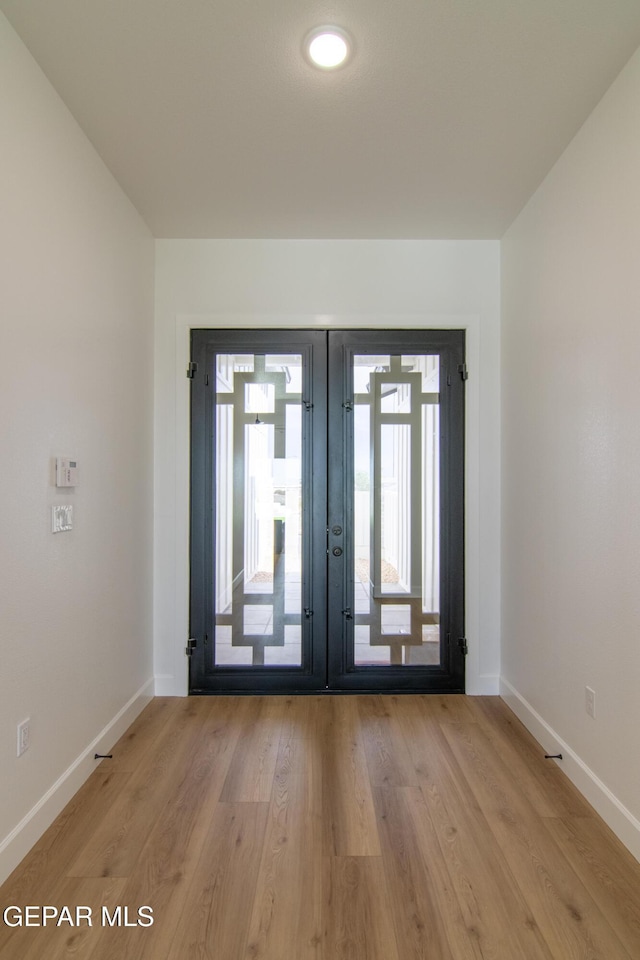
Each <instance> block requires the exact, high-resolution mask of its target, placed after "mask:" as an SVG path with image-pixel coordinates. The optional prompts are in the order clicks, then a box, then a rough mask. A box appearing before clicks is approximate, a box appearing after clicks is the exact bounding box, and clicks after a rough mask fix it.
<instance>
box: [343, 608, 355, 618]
mask: <svg viewBox="0 0 640 960" xmlns="http://www.w3.org/2000/svg"><path fill="white" fill-rule="evenodd" d="M342 615H343V617H344V618H345V620H353V613H352V612H351V607H345V608H344V610H343V611H342Z"/></svg>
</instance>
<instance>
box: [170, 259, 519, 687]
mask: <svg viewBox="0 0 640 960" xmlns="http://www.w3.org/2000/svg"><path fill="white" fill-rule="evenodd" d="M190 325H194V326H216V325H226V326H234V325H248V326H261V325H262V326H273V327H286V326H315V327H320V328H322V327H349V326H356V325H359V326H364V327H367V326H372V327H375V326H390V325H391V326H394V325H400V326H403V325H404V326H416V325H418V326H425V327H429V326H432V327H438V326H458V327H466V328H467V334H468V360H469V365H470V371H471V376H470V379H469V381H468V383H467V401H468V405H467V426H468V430H467V480H468V483H467V635H468V637H469V645H470V654H469V658H468V662H467V678H468V685H467V686H468V690H469V692H472V693H494V692H497V689H498V682H497V680H498V672H499V630H500V624H499V515H500V499H499V497H500V490H499V486H500V483H499V481H500V477H499V443H500V441H499V437H500V434H499V429H500V424H499V245H498V243H497V242H493V241H465V242H455V241H443V242H438V241H314V240H298V241H296V240H291V241H248V240H247V241H242V240H238V241H224V240H211V241H203V240H199V241H180V240H160V241H158V242H157V244H156V367H155V395H156V448H155V449H156V455H155V457H156V458H155V485H156V486H155V499H156V527H155V538H156V540H155V558H156V559H155V624H156V628H155V670H156V692H157V693H165V694H170V693H174V694H184V693H185V692H186V662H185V657H184V647H185V640H186V638H187V630H188V607H187V592H188V530H187V519H188V493H189V491H188V409H189V406H188V403H189V386H188V381H187V380H186V378H185V367H186V363H187V361H188V348H189V327H190Z"/></svg>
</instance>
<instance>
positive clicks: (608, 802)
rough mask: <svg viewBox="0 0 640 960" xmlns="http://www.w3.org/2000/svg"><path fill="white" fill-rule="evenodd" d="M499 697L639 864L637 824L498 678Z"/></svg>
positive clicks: (525, 701)
mask: <svg viewBox="0 0 640 960" xmlns="http://www.w3.org/2000/svg"><path fill="white" fill-rule="evenodd" d="M500 696H501V697H502V699H503V700H504V701H505V702H506V704H507V705H508V706H509V707H510V709H511V710H513V712H514V713H515V715H516V716H517V717H518V719H519V720H521V721H522V722H523V724H524V725H525V727H526V728H527V730H528V731H529V732H530V733H531V734H532V735H533V736H534V737H535V738H536V740H537V741H538V743H539V744H540V745H541V746H542V747H544V749H545V751H546V752H547V753H561V754H562V760H554V761H553V762H554V763H555V764H557V766H559V767H560V769H561V770H562V771H563V772H564V773H566V775H567V776H568V777H569V779H570V780H571V782H572V783H573V784H575V786H576V787H577V788H578V790H579V791H580V793H581V794H582V795H583V796H584V797H585V798H586V799H587V800H588V801H589V803H590V804H591V806H592V807H594V808H595V810H596V811H597V812H598V813H599V814H600V816H601V817H602V819H603V820H604V821H605V823H607V824H608V825H609V826H610V827H611V829H612V830H613V832H614V833H615V834H616V836H617V837H618V838H619V839H620V840H621V841H622V842H623V843H624V845H625V847H627V849H628V850H629V851H630V852H631V853H632V854H633V856H634V857H635V858H636V860H640V820H638V819H637V818H636V817H634V815H633V814H632V813H631V811H630V810H627V808H626V807H625V806H624V804H623V803H621V802H620V800H618V798H617V797H616V796H615V794H613V793H612V792H611V790H610V789H609V787H607V785H606V784H605V783H603V782H602V780H600V778H599V777H597V776H596V774H595V773H594V772H593V770H591V768H590V767H588V766H587V764H586V763H585V762H584V761H583V760H581V758H580V757H579V756H578V755H577V753H575V752H574V751H573V750H572V749H571V747H570V746H569V744H568V743H566V741H564V740H563V739H562V737H560V736H559V735H558V734H557V733H556V732H555V730H554V729H553V728H552V727H551V726H549V724H548V723H547V722H546V720H544V719H543V718H542V717H541V716H540V714H539V713H537V711H536V710H534V709H533V707H532V706H531V704H530V703H528V701H527V700H525V698H524V697H523V696H522V694H520V693H519V692H518V691H517V690H516V689H515V687H513V686H512V685H511V684H510V683H509V681H508V680H505V678H504V677H501V678H500Z"/></svg>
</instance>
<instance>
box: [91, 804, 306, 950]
mask: <svg viewBox="0 0 640 960" xmlns="http://www.w3.org/2000/svg"><path fill="white" fill-rule="evenodd" d="M267 816H268V805H267V804H266V803H220V804H218V807H217V809H216V813H215V816H214V819H213V821H212V823H211V829H210V831H209V834H208V837H207V839H206V841H205V843H204V845H203V848H202V855H201V857H200V860H199V862H198V865H197V869H196V871H195V873H194V875H193V877H192V878H191V883H190V885H189V888H188V891H187V896H186V899H185V906H184V910H183V912H182V914H181V916H180V919H179V921H178V923H177V926H176V928H175V933H174V936H173V937H171V936H169V933H170V931H167V937H168V940H167V942H168V944H169V950H168V953H167V954H166V956H167V960H195V958H197V960H240V958H241V957H242V956H244V951H245V947H246V941H247V934H248V929H249V922H250V919H251V913H252V908H253V901H254V892H255V888H256V882H257V874H258V871H257V865H258V864H259V862H260V856H261V853H262V849H263V846H264V836H265V829H266V823H267ZM291 942H292V943H293V940H292V941H291ZM93 960H103V958H102V957H96V958H93ZM161 960H164V957H162V958H161Z"/></svg>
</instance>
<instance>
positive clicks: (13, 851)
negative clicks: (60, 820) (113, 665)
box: [0, 680, 153, 883]
mask: <svg viewBox="0 0 640 960" xmlns="http://www.w3.org/2000/svg"><path fill="white" fill-rule="evenodd" d="M152 698H153V680H147V682H146V683H145V684H143V686H142V687H140V689H139V690H138V692H137V693H135V694H134V695H133V696H132V697H131V699H130V700H129V702H128V703H125V705H124V707H122V709H121V710H119V711H118V713H117V714H116V715H115V717H114V718H113V720H111V721H110V722H109V723H108V724H107V725H106V726H105V727H104V728H103V729H102V730H101V731H100V733H99V734H98V736H97V737H95V738H94V739H93V740H92V741H91V743H89V744H88V745H87V746H86V747H85V749H84V750H83V751H82V753H81V754H80V755H79V756H78V757H77V758H76V759H75V760H74V761H73V763H72V764H71V765H70V766H69V767H67V769H66V770H65V771H64V773H63V774H61V776H60V777H58V779H57V780H56V782H55V783H54V784H53V785H52V786H51V787H50V788H49V789H48V790H47V792H46V793H45V794H44V796H42V797H41V798H40V800H38V802H37V803H36V804H35V806H33V807H32V808H31V810H29V812H28V813H27V814H26V816H24V817H23V818H22V820H21V821H20V823H19V824H18V825H17V826H16V827H14V829H13V830H12V831H11V833H9V834H8V835H7V836H6V837H5V838H4V840H3V841H2V842H1V843H0V883H4V881H5V880H6V879H7V877H8V876H9V874H10V873H11V872H12V871H13V870H15V868H16V867H17V866H18V864H19V863H20V861H21V860H22V859H23V858H24V857H25V856H26V855H27V853H28V852H29V850H31V848H32V847H33V845H34V844H35V843H36V842H37V841H38V840H39V839H40V837H41V836H42V834H43V833H44V832H45V830H46V829H47V828H48V827H49V826H50V825H51V824H52V823H53V821H54V820H55V818H56V817H57V816H58V814H59V813H60V811H61V810H63V809H64V807H65V806H66V805H67V803H68V802H69V800H71V798H72V797H73V796H74V794H76V793H77V792H78V790H79V789H80V787H81V786H82V784H83V783H84V782H85V780H86V779H87V778H88V777H89V775H90V774H91V773H93V771H94V770H95V769H96V764H97V761H96V760H94V754H95V753H106V752H107V751H108V750H110V749H111V747H112V746H113V745H114V743H115V742H116V741H117V740H119V739H120V737H121V736H122V734H123V733H124V732H125V730H127V728H128V727H130V726H131V724H132V723H133V721H134V720H135V718H136V717H137V716H138V714H139V713H141V712H142V710H143V709H144V708H145V707H146V705H147V704H148V703H149V701H150V700H151V699H152ZM100 762H102V761H100Z"/></svg>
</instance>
